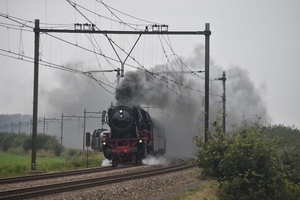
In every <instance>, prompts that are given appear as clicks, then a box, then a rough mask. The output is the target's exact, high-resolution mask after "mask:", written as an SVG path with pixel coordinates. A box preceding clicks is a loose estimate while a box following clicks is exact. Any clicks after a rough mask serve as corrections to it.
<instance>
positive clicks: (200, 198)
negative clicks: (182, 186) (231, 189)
mask: <svg viewBox="0 0 300 200" xmlns="http://www.w3.org/2000/svg"><path fill="white" fill-rule="evenodd" d="M217 187H218V186H217V183H216V182H214V181H210V182H206V183H202V184H200V185H198V186H196V187H194V188H191V189H187V190H186V191H184V192H182V193H180V194H176V195H173V196H171V197H168V198H165V199H163V200H181V199H184V200H195V199H197V200H218V197H217V196H216V190H217Z"/></svg>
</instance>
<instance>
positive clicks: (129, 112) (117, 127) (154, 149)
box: [102, 106, 166, 166]
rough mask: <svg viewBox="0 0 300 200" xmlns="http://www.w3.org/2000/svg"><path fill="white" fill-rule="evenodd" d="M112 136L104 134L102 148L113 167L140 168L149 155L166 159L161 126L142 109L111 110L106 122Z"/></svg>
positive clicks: (163, 131) (123, 108)
mask: <svg viewBox="0 0 300 200" xmlns="http://www.w3.org/2000/svg"><path fill="white" fill-rule="evenodd" d="M106 122H107V123H108V125H109V127H110V132H104V137H103V140H102V148H103V153H104V156H105V158H107V159H108V160H111V162H112V165H113V166H117V165H118V164H121V163H123V164H130V163H131V164H141V162H142V159H143V158H145V156H146V155H148V154H150V155H163V154H164V153H165V152H166V136H165V129H164V126H163V124H162V123H160V122H159V121H157V120H155V119H153V118H151V117H150V115H149V113H148V112H147V111H145V110H144V109H142V108H141V107H140V106H112V107H110V108H109V110H108V116H107V119H106Z"/></svg>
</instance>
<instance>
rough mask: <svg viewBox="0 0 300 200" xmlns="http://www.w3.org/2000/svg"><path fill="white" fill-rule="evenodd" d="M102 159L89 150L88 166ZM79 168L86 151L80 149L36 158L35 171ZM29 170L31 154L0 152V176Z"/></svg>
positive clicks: (82, 165)
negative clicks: (59, 154)
mask: <svg viewBox="0 0 300 200" xmlns="http://www.w3.org/2000/svg"><path fill="white" fill-rule="evenodd" d="M70 151H72V152H71V153H70ZM102 159H103V156H102V154H101V153H99V152H89V159H88V166H89V167H97V166H101V163H102ZM80 168H86V152H82V151H80V150H78V151H77V150H69V151H67V152H65V154H64V156H61V157H51V158H50V157H37V158H36V170H37V171H43V172H55V171H66V170H74V169H80ZM29 170H31V155H22V156H21V155H14V154H9V153H5V152H0V178H4V177H10V176H20V175H23V174H24V172H25V171H29Z"/></svg>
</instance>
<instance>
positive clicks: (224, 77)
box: [215, 71, 226, 133]
mask: <svg viewBox="0 0 300 200" xmlns="http://www.w3.org/2000/svg"><path fill="white" fill-rule="evenodd" d="M215 80H221V81H223V96H222V103H223V133H226V73H225V71H223V75H222V78H216V79H215Z"/></svg>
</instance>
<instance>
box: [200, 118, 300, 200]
mask: <svg viewBox="0 0 300 200" xmlns="http://www.w3.org/2000/svg"><path fill="white" fill-rule="evenodd" d="M221 127H222V126H221V123H220V121H219V120H217V121H216V122H214V123H213V124H212V130H211V131H210V132H209V134H208V141H207V142H206V143H204V142H203V140H202V139H200V138H197V137H196V138H194V139H195V143H196V146H197V147H198V149H197V151H196V157H197V161H198V163H199V167H200V168H202V176H207V177H211V178H215V179H217V181H218V183H219V192H218V196H219V198H220V199H221V200H222V199H230V200H232V199H239V200H240V199H243V200H248V199H256V200H260V199H261V200H262V199H264V200H265V199H266V200H267V199H270V200H271V199H272V200H276V199H278V200H279V199H288V198H287V197H288V196H289V198H290V197H293V195H294V196H296V194H297V191H298V190H299V186H297V185H295V184H293V183H292V182H291V181H290V180H289V179H287V178H286V175H285V174H284V173H283V169H284V167H283V165H282V162H281V160H280V157H279V155H278V151H277V148H278V146H277V144H278V142H277V140H274V139H270V138H269V137H266V136H265V135H263V134H261V130H262V129H261V127H259V126H258V125H257V124H252V125H249V124H244V125H243V126H242V127H240V128H237V129H236V130H235V131H233V132H231V133H228V134H223V133H222V129H221ZM292 199H293V198H292Z"/></svg>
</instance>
